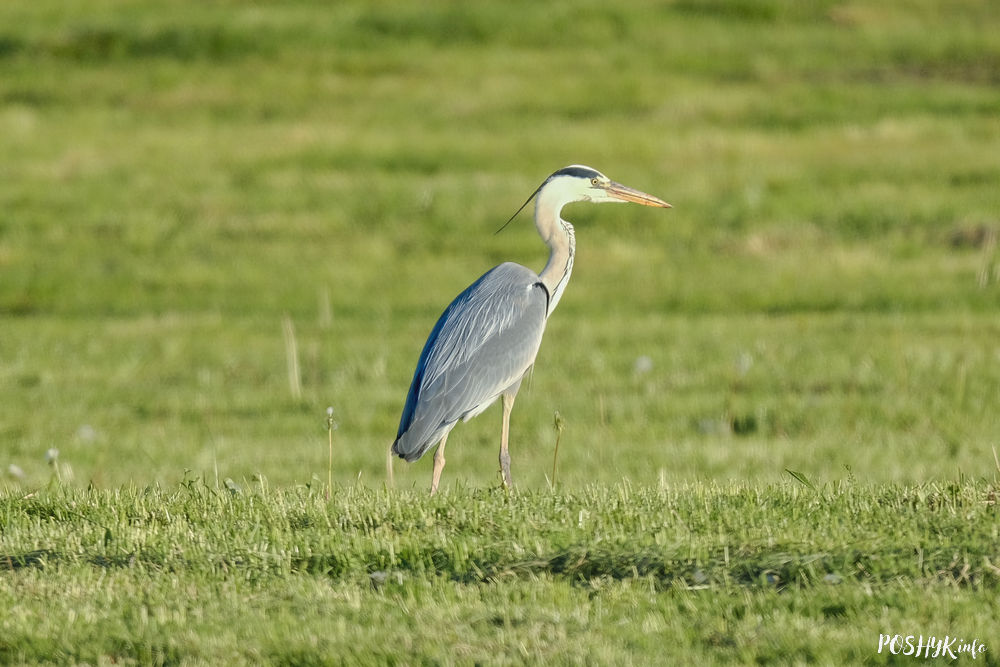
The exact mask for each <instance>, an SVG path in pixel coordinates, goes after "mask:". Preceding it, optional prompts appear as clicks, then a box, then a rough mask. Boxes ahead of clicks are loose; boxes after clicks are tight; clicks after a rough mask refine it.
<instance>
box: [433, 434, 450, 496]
mask: <svg viewBox="0 0 1000 667" xmlns="http://www.w3.org/2000/svg"><path fill="white" fill-rule="evenodd" d="M447 441H448V434H447V433H445V434H444V437H442V438H441V442H440V444H438V448H437V450H436V451H435V452H434V475H433V477H431V495H432V496H433V495H434V494H435V493H437V490H438V482H440V481H441V471H442V470H444V443H446V442H447Z"/></svg>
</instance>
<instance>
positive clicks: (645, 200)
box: [604, 181, 672, 208]
mask: <svg viewBox="0 0 1000 667" xmlns="http://www.w3.org/2000/svg"><path fill="white" fill-rule="evenodd" d="M604 189H605V191H606V192H607V193H608V194H609V195H611V196H612V197H614V198H615V199H621V200H622V201H630V202H635V203H636V204H642V205H643V206H658V207H660V208H672V207H671V206H670V204H668V203H667V202H665V201H663V200H662V199H660V198H659V197H654V196H653V195H648V194H646V193H645V192H641V191H639V190H636V189H634V188H630V187H628V186H627V185H622V184H621V183H615V182H614V181H611V182H610V183H609V184H608V185H607V186H605V188H604Z"/></svg>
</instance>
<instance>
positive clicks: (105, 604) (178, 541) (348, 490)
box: [0, 480, 1000, 664]
mask: <svg viewBox="0 0 1000 667" xmlns="http://www.w3.org/2000/svg"><path fill="white" fill-rule="evenodd" d="M0 515H2V523H3V526H4V534H3V537H4V542H3V543H4V553H3V554H2V555H0V567H2V568H3V569H4V570H6V571H5V572H0V582H2V587H0V595H2V597H3V598H4V599H3V606H4V608H5V609H8V610H9V611H8V614H7V615H6V616H5V619H4V632H3V640H2V642H0V655H2V656H3V658H4V659H5V660H6V661H10V662H22V661H23V662H35V661H47V660H56V661H66V662H87V663H92V664H93V663H96V662H103V661H115V662H117V661H126V662H127V661H138V662H142V663H177V662H191V661H199V662H213V663H214V662H220V661H224V662H242V661H251V662H256V661H265V662H277V663H296V664H303V663H305V664H327V663H337V662H341V661H345V660H346V661H354V660H360V661H362V662H367V661H371V660H385V661H396V660H402V661H404V662H446V663H452V662H460V663H467V662H481V663H488V664H497V663H499V664H508V663H511V662H514V663H517V662H522V661H526V662H556V663H562V664H564V663H573V662H596V663H609V662H613V663H619V662H633V661H634V662H639V663H645V662H661V661H664V660H666V661H669V662H689V661H692V660H693V661H698V662H702V661H708V662H729V661H739V662H755V661H756V662H761V661H770V660H780V661H782V662H800V661H809V662H812V661H818V662H821V663H824V664H843V663H845V662H861V661H866V662H870V661H877V662H882V661H885V660H886V659H888V654H887V653H883V654H882V655H879V654H878V653H877V644H878V635H879V634H881V633H890V632H892V633H894V632H897V631H904V630H905V631H907V632H909V631H915V630H916V629H921V630H927V631H933V632H938V633H941V634H944V633H951V634H954V633H956V632H960V633H963V635H964V636H966V637H967V638H968V639H969V640H970V641H971V639H972V638H973V637H979V638H980V640H981V641H983V642H986V643H987V645H988V646H989V645H990V643H989V640H990V639H992V637H993V634H992V632H993V630H995V628H996V627H997V625H996V624H997V621H998V620H1000V619H998V618H997V617H996V606H995V605H992V604H989V602H988V601H989V600H991V599H993V598H994V597H995V595H996V592H997V588H998V586H1000V576H998V572H1000V571H998V569H997V566H996V564H997V562H998V561H997V559H998V557H1000V553H998V552H997V547H996V545H997V543H998V542H997V525H998V522H997V518H998V517H997V502H996V486H995V484H986V483H983V482H973V481H961V482H953V483H947V484H928V485H923V486H919V487H902V486H879V487H869V488H863V487H859V486H856V485H854V484H851V483H840V484H836V485H824V486H823V487H821V488H817V489H810V488H807V487H806V486H803V485H801V484H799V483H795V482H793V483H787V484H781V485H767V486H760V485H747V484H741V485H737V484H730V485H725V486H719V485H704V484H699V485H685V486H681V487H662V488H653V487H635V486H632V485H629V484H619V485H600V486H589V487H585V488H581V489H579V490H578V491H575V492H565V493H552V492H547V491H541V492H534V493H521V494H518V495H516V496H508V495H506V494H504V493H503V492H502V491H500V490H499V489H484V490H473V489H466V488H460V489H456V490H454V491H451V492H446V493H444V494H442V495H440V496H438V497H435V498H431V499H428V498H427V497H425V496H424V494H423V493H420V492H399V491H389V490H379V489H372V488H367V487H363V486H354V487H343V488H339V489H337V491H336V492H335V493H334V494H333V496H332V497H331V499H330V500H329V501H327V500H325V499H324V494H323V493H321V492H319V490H318V489H316V488H313V489H309V488H305V487H299V488H295V489H271V488H269V487H268V485H267V484H266V483H264V482H259V483H257V484H256V485H253V486H247V487H243V488H236V487H232V488H229V489H227V488H215V487H214V486H210V485H206V484H204V483H203V482H202V481H201V480H189V481H187V482H185V483H184V484H182V485H180V486H178V487H174V488H172V489H169V490H165V489H160V488H156V487H147V488H138V487H121V488H118V489H115V490H108V491H98V490H92V491H82V490H80V491H74V490H68V489H65V488H61V487H54V488H51V489H48V490H43V491H40V492H38V493H35V494H31V495H28V496H24V497H13V496H10V495H7V496H6V497H5V498H4V499H3V502H2V504H0ZM986 664H996V659H995V657H991V654H990V653H987V654H986Z"/></svg>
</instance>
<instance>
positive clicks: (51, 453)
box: [45, 447, 59, 465]
mask: <svg viewBox="0 0 1000 667" xmlns="http://www.w3.org/2000/svg"><path fill="white" fill-rule="evenodd" d="M58 460H59V450H58V449H56V448H55V447H50V448H49V450H48V451H47V452H45V462H46V463H48V464H49V465H55V463H56V461H58Z"/></svg>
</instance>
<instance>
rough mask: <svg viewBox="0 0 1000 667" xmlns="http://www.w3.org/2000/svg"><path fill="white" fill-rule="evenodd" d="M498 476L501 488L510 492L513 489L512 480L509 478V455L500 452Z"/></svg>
mask: <svg viewBox="0 0 1000 667" xmlns="http://www.w3.org/2000/svg"><path fill="white" fill-rule="evenodd" d="M500 476H501V483H502V484H503V488H504V489H505V490H507V491H510V490H512V489H513V488H514V479H513V478H512V477H511V476H510V454H508V453H507V452H500Z"/></svg>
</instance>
